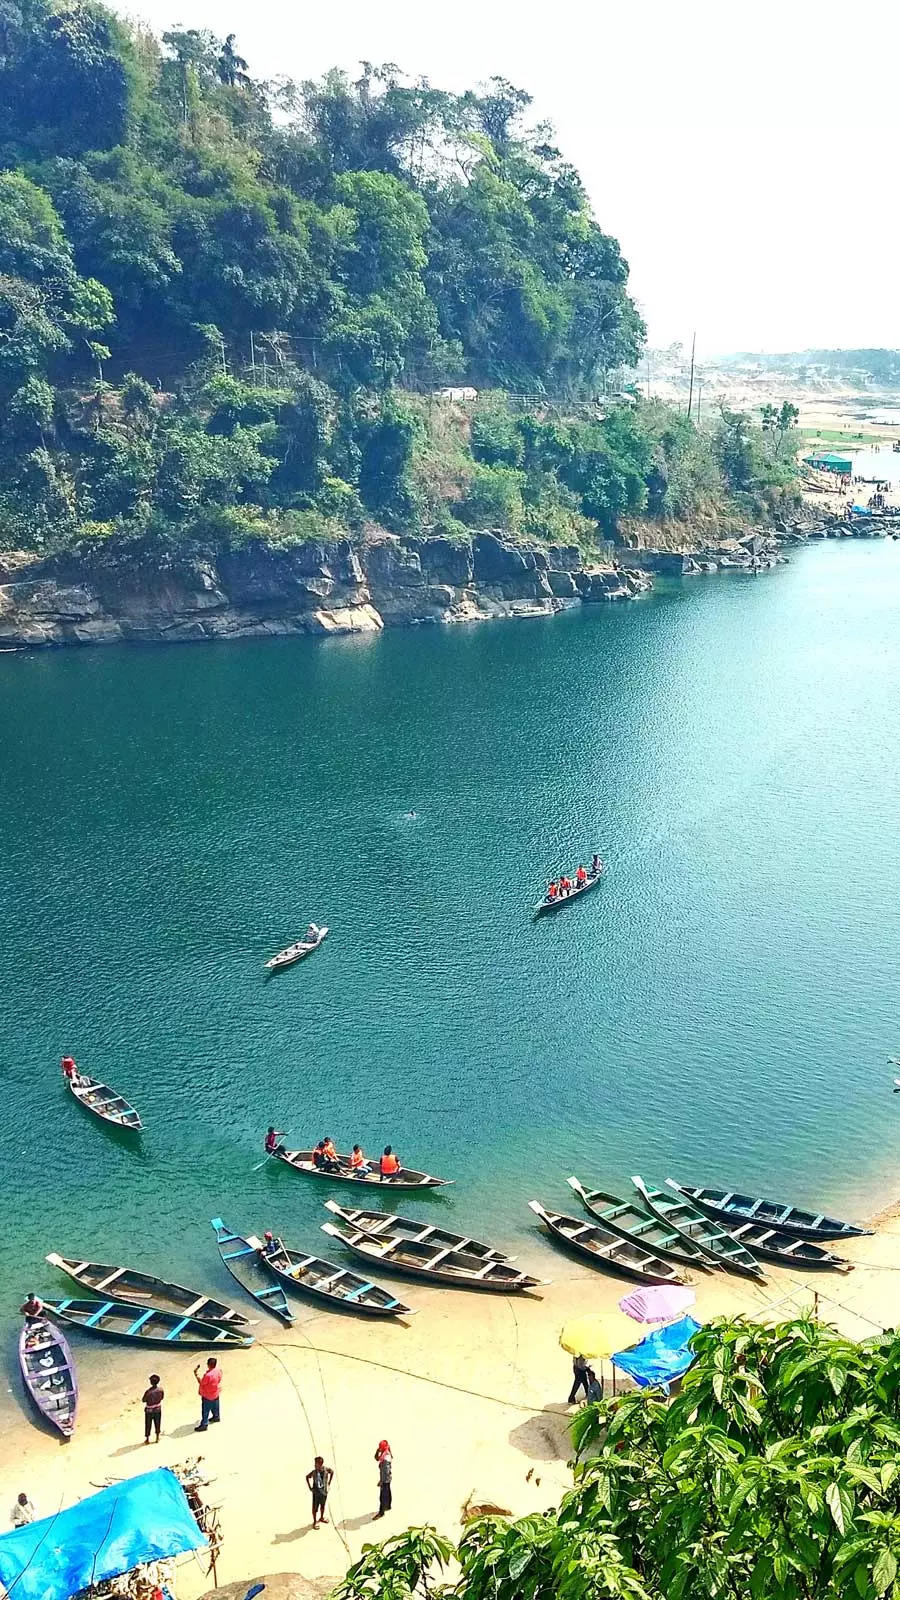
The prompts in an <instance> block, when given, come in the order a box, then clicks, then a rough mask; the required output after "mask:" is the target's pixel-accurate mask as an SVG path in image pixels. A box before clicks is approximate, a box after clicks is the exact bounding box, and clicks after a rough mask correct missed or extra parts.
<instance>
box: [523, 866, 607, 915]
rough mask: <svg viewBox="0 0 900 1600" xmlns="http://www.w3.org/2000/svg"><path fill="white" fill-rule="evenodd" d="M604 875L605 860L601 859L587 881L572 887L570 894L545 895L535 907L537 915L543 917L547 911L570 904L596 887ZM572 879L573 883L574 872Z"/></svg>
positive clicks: (556, 909)
mask: <svg viewBox="0 0 900 1600" xmlns="http://www.w3.org/2000/svg"><path fill="white" fill-rule="evenodd" d="M602 876H603V862H602V861H601V863H600V866H599V867H598V869H597V871H596V872H589V873H588V875H587V878H586V879H585V882H584V883H582V884H581V885H580V886H579V887H578V888H575V889H570V890H569V893H568V894H556V895H554V896H553V899H552V900H551V899H549V898H548V896H547V895H545V896H544V898H543V900H539V901H538V903H537V905H536V906H535V908H534V914H535V916H536V917H542V916H543V915H544V912H545V911H558V910H559V908H560V906H570V905H571V904H572V901H573V900H577V899H578V898H579V896H580V895H583V894H587V892H588V890H589V889H595V888H596V886H597V884H598V883H599V882H600V879H601V878H602ZM572 881H573V883H574V881H575V879H574V874H573V877H572Z"/></svg>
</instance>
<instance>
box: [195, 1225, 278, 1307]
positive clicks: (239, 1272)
mask: <svg viewBox="0 0 900 1600" xmlns="http://www.w3.org/2000/svg"><path fill="white" fill-rule="evenodd" d="M212 1225H213V1227H214V1228H215V1230H216V1243H217V1245H218V1246H219V1255H220V1256H221V1257H222V1261H223V1263H224V1265H225V1266H226V1267H227V1268H228V1271H229V1272H230V1273H231V1276H232V1277H233V1278H234V1280H235V1282H236V1283H239V1284H240V1286H241V1288H242V1289H245V1290H246V1292H247V1294H249V1295H250V1296H251V1298H252V1299H253V1300H255V1301H256V1302H257V1304H258V1305H261V1306H262V1307H263V1308H264V1309H265V1310H266V1311H271V1313H272V1316H273V1317H280V1319H281V1321H282V1322H293V1320H294V1313H293V1311H292V1310H291V1308H290V1306H289V1305H288V1303H287V1295H286V1294H285V1292H284V1290H283V1288H282V1287H281V1284H280V1283H278V1282H277V1281H276V1282H275V1283H273V1282H272V1275H271V1273H269V1272H267V1271H266V1268H265V1267H264V1266H263V1264H262V1261H261V1260H260V1251H261V1249H262V1242H261V1240H259V1239H253V1238H251V1239H245V1238H243V1237H242V1235H241V1234H239V1233H232V1231H231V1229H230V1228H226V1226H225V1224H224V1222H223V1221H222V1218H221V1217H213V1219H212Z"/></svg>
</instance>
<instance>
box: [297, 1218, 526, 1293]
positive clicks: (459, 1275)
mask: <svg viewBox="0 0 900 1600" xmlns="http://www.w3.org/2000/svg"><path fill="white" fill-rule="evenodd" d="M322 1231H323V1233H327V1234H330V1235H331V1237H332V1238H333V1239H340V1241H341V1244H342V1245H343V1246H344V1247H345V1249H347V1250H352V1251H353V1252H354V1254H355V1255H358V1256H362V1257H363V1259H364V1260H365V1261H375V1262H377V1263H378V1265H379V1267H387V1268H389V1270H390V1271H391V1272H402V1273H404V1274H406V1275H407V1276H409V1277H413V1278H427V1279H428V1280H429V1282H431V1283H452V1284H455V1285H456V1286H457V1287H458V1288H461V1289H493V1290H496V1291H499V1292H500V1293H501V1294H520V1293H522V1292H523V1291H524V1290H525V1289H537V1288H539V1287H540V1285H541V1281H542V1280H541V1279H540V1278H532V1277H529V1275H528V1273H526V1272H517V1271H516V1269H515V1267H514V1266H512V1265H511V1264H510V1263H509V1262H508V1261H495V1260H494V1259H493V1258H491V1259H490V1260H488V1261H484V1260H482V1258H481V1257H480V1256H471V1255H466V1253H465V1251H464V1250H449V1249H442V1248H441V1246H440V1245H436V1244H417V1243H416V1242H415V1241H414V1240H412V1239H401V1238H392V1237H391V1235H390V1234H388V1235H387V1236H386V1237H384V1238H378V1239H374V1238H373V1237H372V1235H371V1234H370V1233H363V1232H362V1231H361V1229H359V1228H349V1227H346V1226H344V1227H338V1226H337V1225H336V1224H335V1223H333V1222H323V1224H322Z"/></svg>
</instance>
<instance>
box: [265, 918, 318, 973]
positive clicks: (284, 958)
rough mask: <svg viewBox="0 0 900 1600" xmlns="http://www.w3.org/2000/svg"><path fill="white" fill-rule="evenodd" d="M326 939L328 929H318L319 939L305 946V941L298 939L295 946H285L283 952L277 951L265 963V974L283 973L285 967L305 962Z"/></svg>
mask: <svg viewBox="0 0 900 1600" xmlns="http://www.w3.org/2000/svg"><path fill="white" fill-rule="evenodd" d="M327 937H328V929H327V928H320V929H319V937H318V939H315V940H313V941H311V942H310V943H309V944H307V942H306V940H305V939H298V940H297V942H296V943H295V944H289V945H287V946H286V947H285V948H284V950H279V952H278V954H277V955H276V956H273V957H272V959H271V960H270V961H267V962H266V963H265V968H266V971H267V972H283V971H284V969H285V967H294V966H296V965H297V962H298V961H305V959H306V957H307V956H311V955H312V953H313V951H314V950H318V948H319V945H320V944H324V942H325V940H326V939H327Z"/></svg>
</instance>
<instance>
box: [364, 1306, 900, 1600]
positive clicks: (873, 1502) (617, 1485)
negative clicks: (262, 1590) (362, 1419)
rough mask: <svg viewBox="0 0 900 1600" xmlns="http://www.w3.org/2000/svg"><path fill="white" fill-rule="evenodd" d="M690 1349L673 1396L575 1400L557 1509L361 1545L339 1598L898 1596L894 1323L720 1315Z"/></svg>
mask: <svg viewBox="0 0 900 1600" xmlns="http://www.w3.org/2000/svg"><path fill="white" fill-rule="evenodd" d="M694 1349H695V1351H696V1352H697V1359H696V1361H695V1363H694V1366H693V1367H692V1369H691V1370H690V1372H689V1373H688V1375H687V1377H686V1378H685V1380H684V1383H683V1386H682V1391H681V1393H680V1394H679V1395H678V1397H677V1398H676V1399H674V1400H672V1401H671V1402H670V1403H669V1404H666V1403H665V1402H664V1401H663V1400H662V1398H661V1397H660V1396H659V1395H654V1394H652V1393H649V1394H648V1393H640V1392H639V1393H636V1394H630V1395H626V1396H622V1397H621V1398H620V1399H619V1400H618V1401H615V1400H613V1401H612V1402H607V1403H605V1404H601V1405H599V1406H596V1405H591V1406H586V1407H584V1408H583V1409H582V1411H581V1412H580V1413H579V1414H578V1416H577V1418H576V1420H575V1422H574V1424H573V1435H574V1439H575V1444H576V1447H577V1449H578V1451H579V1460H578V1461H577V1462H576V1463H575V1465H574V1484H573V1487H572V1489H571V1490H570V1491H569V1493H568V1494H567V1495H566V1496H565V1497H564V1499H563V1501H562V1503H561V1504H560V1505H559V1506H558V1507H557V1508H555V1509H553V1510H549V1511H546V1512H544V1513H542V1514H536V1515H532V1516H528V1517H523V1518H521V1519H520V1520H519V1521H518V1522H510V1521H508V1520H507V1519H506V1518H505V1517H500V1516H493V1515H487V1516H481V1517H478V1518H477V1520H475V1521H473V1522H471V1523H470V1524H469V1526H468V1527H467V1529H466V1531H465V1533H464V1535H463V1538H462V1540H461V1542H460V1545H459V1547H458V1549H457V1548H454V1547H453V1546H451V1545H450V1544H449V1542H448V1541H447V1540H444V1539H441V1538H440V1537H438V1536H437V1535H436V1534H435V1533H434V1531H433V1530H432V1529H411V1530H410V1531H409V1532H408V1533H405V1534H401V1535H399V1536H398V1537H396V1538H394V1539H391V1540H389V1541H388V1542H387V1543H386V1544H385V1545H383V1546H380V1547H379V1546H368V1547H367V1548H366V1549H364V1551H363V1554H362V1557H361V1559H360V1560H359V1561H357V1562H356V1563H355V1564H354V1566H353V1567H351V1569H350V1571H349V1572H348V1574H347V1576H346V1579H345V1580H344V1582H343V1584H342V1585H341V1586H340V1587H339V1588H338V1590H337V1591H336V1600H368V1597H375V1596H382V1597H390V1600H412V1597H413V1596H416V1597H421V1600H427V1597H429V1596H437V1597H439V1596H443V1597H445V1600H551V1597H559V1600H616V1597H618V1600H846V1597H847V1596H849V1595H853V1596H856V1597H858V1600H879V1597H881V1596H891V1597H893V1600H897V1595H898V1593H900V1583H898V1560H900V1465H898V1461H897V1450H898V1445H900V1427H898V1420H897V1406H898V1397H900V1340H898V1338H897V1335H896V1334H894V1333H892V1332H888V1333H885V1334H883V1335H878V1336H876V1337H875V1338H871V1339H866V1340H864V1341H863V1342H862V1343H861V1344H856V1343H854V1342H852V1341H851V1340H849V1339H844V1338H841V1337H840V1336H839V1335H838V1334H837V1333H835V1332H834V1331H833V1330H832V1329H830V1328H827V1327H822V1326H820V1325H818V1324H817V1323H815V1322H812V1321H805V1320H798V1321H794V1322H785V1323H782V1324H780V1325H779V1326H777V1327H761V1326H759V1325H758V1324H754V1323H750V1322H744V1321H741V1320H737V1321H734V1322H725V1321H718V1322H714V1323H711V1324H709V1325H708V1326H707V1327H705V1328H703V1329H702V1330H701V1331H700V1332H699V1333H697V1334H695V1336H694ZM456 1562H458V1564H459V1576H458V1578H456V1579H455V1581H452V1582H447V1583H446V1584H441V1583H440V1582H439V1581H437V1580H436V1573H437V1571H439V1570H440V1569H442V1568H445V1567H447V1566H448V1565H450V1564H455V1563H456Z"/></svg>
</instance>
